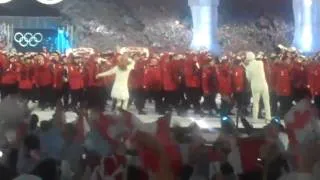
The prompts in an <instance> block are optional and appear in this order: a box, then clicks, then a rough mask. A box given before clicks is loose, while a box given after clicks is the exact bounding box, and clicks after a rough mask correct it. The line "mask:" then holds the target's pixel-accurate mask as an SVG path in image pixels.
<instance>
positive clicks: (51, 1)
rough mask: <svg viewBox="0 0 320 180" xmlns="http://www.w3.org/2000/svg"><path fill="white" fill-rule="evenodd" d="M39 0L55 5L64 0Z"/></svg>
mask: <svg viewBox="0 0 320 180" xmlns="http://www.w3.org/2000/svg"><path fill="white" fill-rule="evenodd" d="M37 1H38V2H39V3H42V4H47V5H54V4H58V3H60V2H62V1H63V0H37Z"/></svg>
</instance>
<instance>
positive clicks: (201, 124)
mask: <svg viewBox="0 0 320 180" xmlns="http://www.w3.org/2000/svg"><path fill="white" fill-rule="evenodd" d="M190 120H191V121H192V122H195V123H196V124H197V126H199V127H200V128H201V129H210V126H209V124H208V123H206V122H205V121H204V120H202V119H195V118H193V117H191V118H190Z"/></svg>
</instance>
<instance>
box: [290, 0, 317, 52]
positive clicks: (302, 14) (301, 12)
mask: <svg viewBox="0 0 320 180" xmlns="http://www.w3.org/2000/svg"><path fill="white" fill-rule="evenodd" d="M313 6H314V4H313V2H312V0H302V1H294V2H293V11H294V21H295V35H294V42H293V45H295V46H297V47H298V48H299V49H300V51H302V52H307V53H308V52H312V51H313V50H314V43H315V42H314V41H313V37H314V36H315V35H314V34H313V33H314V30H315V27H313V26H314V24H313V17H312V16H313V9H314V8H313Z"/></svg>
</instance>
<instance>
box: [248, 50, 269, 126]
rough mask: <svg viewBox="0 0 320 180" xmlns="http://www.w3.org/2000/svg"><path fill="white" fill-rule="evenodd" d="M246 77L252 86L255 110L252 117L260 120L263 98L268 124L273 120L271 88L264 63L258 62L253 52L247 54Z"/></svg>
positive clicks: (253, 109)
mask: <svg viewBox="0 0 320 180" xmlns="http://www.w3.org/2000/svg"><path fill="white" fill-rule="evenodd" d="M245 64H246V66H245V68H246V76H247V79H248V82H249V83H250V85H251V91H252V98H253V108H252V116H253V119H254V120H257V119H258V113H259V101H260V98H261V97H262V100H263V104H264V110H265V119H266V122H267V121H270V120H271V112H270V98H269V88H268V84H267V80H266V77H265V72H264V65H263V62H262V61H257V60H256V58H255V55H254V53H253V52H246V61H245Z"/></svg>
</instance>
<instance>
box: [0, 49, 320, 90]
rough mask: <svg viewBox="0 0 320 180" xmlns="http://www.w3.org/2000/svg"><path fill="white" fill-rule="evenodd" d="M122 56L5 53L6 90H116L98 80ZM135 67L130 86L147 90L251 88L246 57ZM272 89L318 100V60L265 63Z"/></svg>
mask: <svg viewBox="0 0 320 180" xmlns="http://www.w3.org/2000/svg"><path fill="white" fill-rule="evenodd" d="M117 56H118V55H117V54H111V55H110V54H108V55H107V56H104V57H103V59H102V58H101V57H98V56H91V57H88V58H83V57H73V56H68V57H60V56H59V55H57V54H52V55H47V56H46V55H43V54H38V55H34V56H28V57H25V56H17V55H15V56H10V57H9V56H7V55H5V54H1V55H0V69H1V77H0V80H1V81H0V82H1V85H2V86H6V85H13V84H17V85H18V88H19V89H22V90H24V89H32V88H35V87H41V86H48V85H50V86H51V87H52V88H54V89H59V88H62V87H63V84H64V83H66V82H68V84H69V88H70V89H71V90H77V89H86V88H89V87H105V86H112V83H113V80H114V76H108V77H105V78H103V79H96V75H97V74H98V73H101V72H104V71H107V70H109V69H111V68H112V67H114V66H116V65H117V62H116V59H117V58H116V57H117ZM133 58H134V59H135V62H136V63H135V68H134V70H132V72H131V74H130V77H129V84H128V85H129V88H131V89H143V90H145V91H146V92H148V91H156V92H157V91H177V90H179V88H181V87H186V88H199V89H201V90H202V93H203V95H210V94H212V93H220V94H221V95H225V96H231V95H232V94H233V93H239V92H243V91H245V90H246V89H247V87H248V86H247V84H246V77H245V67H244V66H243V65H242V63H241V62H242V61H243V60H244V57H223V58H222V59H220V60H219V59H214V58H212V57H211V56H210V55H208V54H191V53H190V54H184V55H175V54H169V53H164V54H161V55H151V56H150V57H148V58H147V57H144V56H137V55H136V56H134V57H133ZM263 61H264V64H265V73H266V77H267V80H268V83H269V89H271V90H272V91H274V92H275V93H276V94H277V95H278V96H291V95H292V94H293V91H294V89H297V88H304V87H307V88H309V89H310V92H311V93H312V95H314V96H318V95H319V93H320V84H319V83H317V78H318V76H319V75H320V64H319V63H318V61H297V59H294V58H293V57H281V58H275V59H273V60H271V59H266V58H265V59H263Z"/></svg>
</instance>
